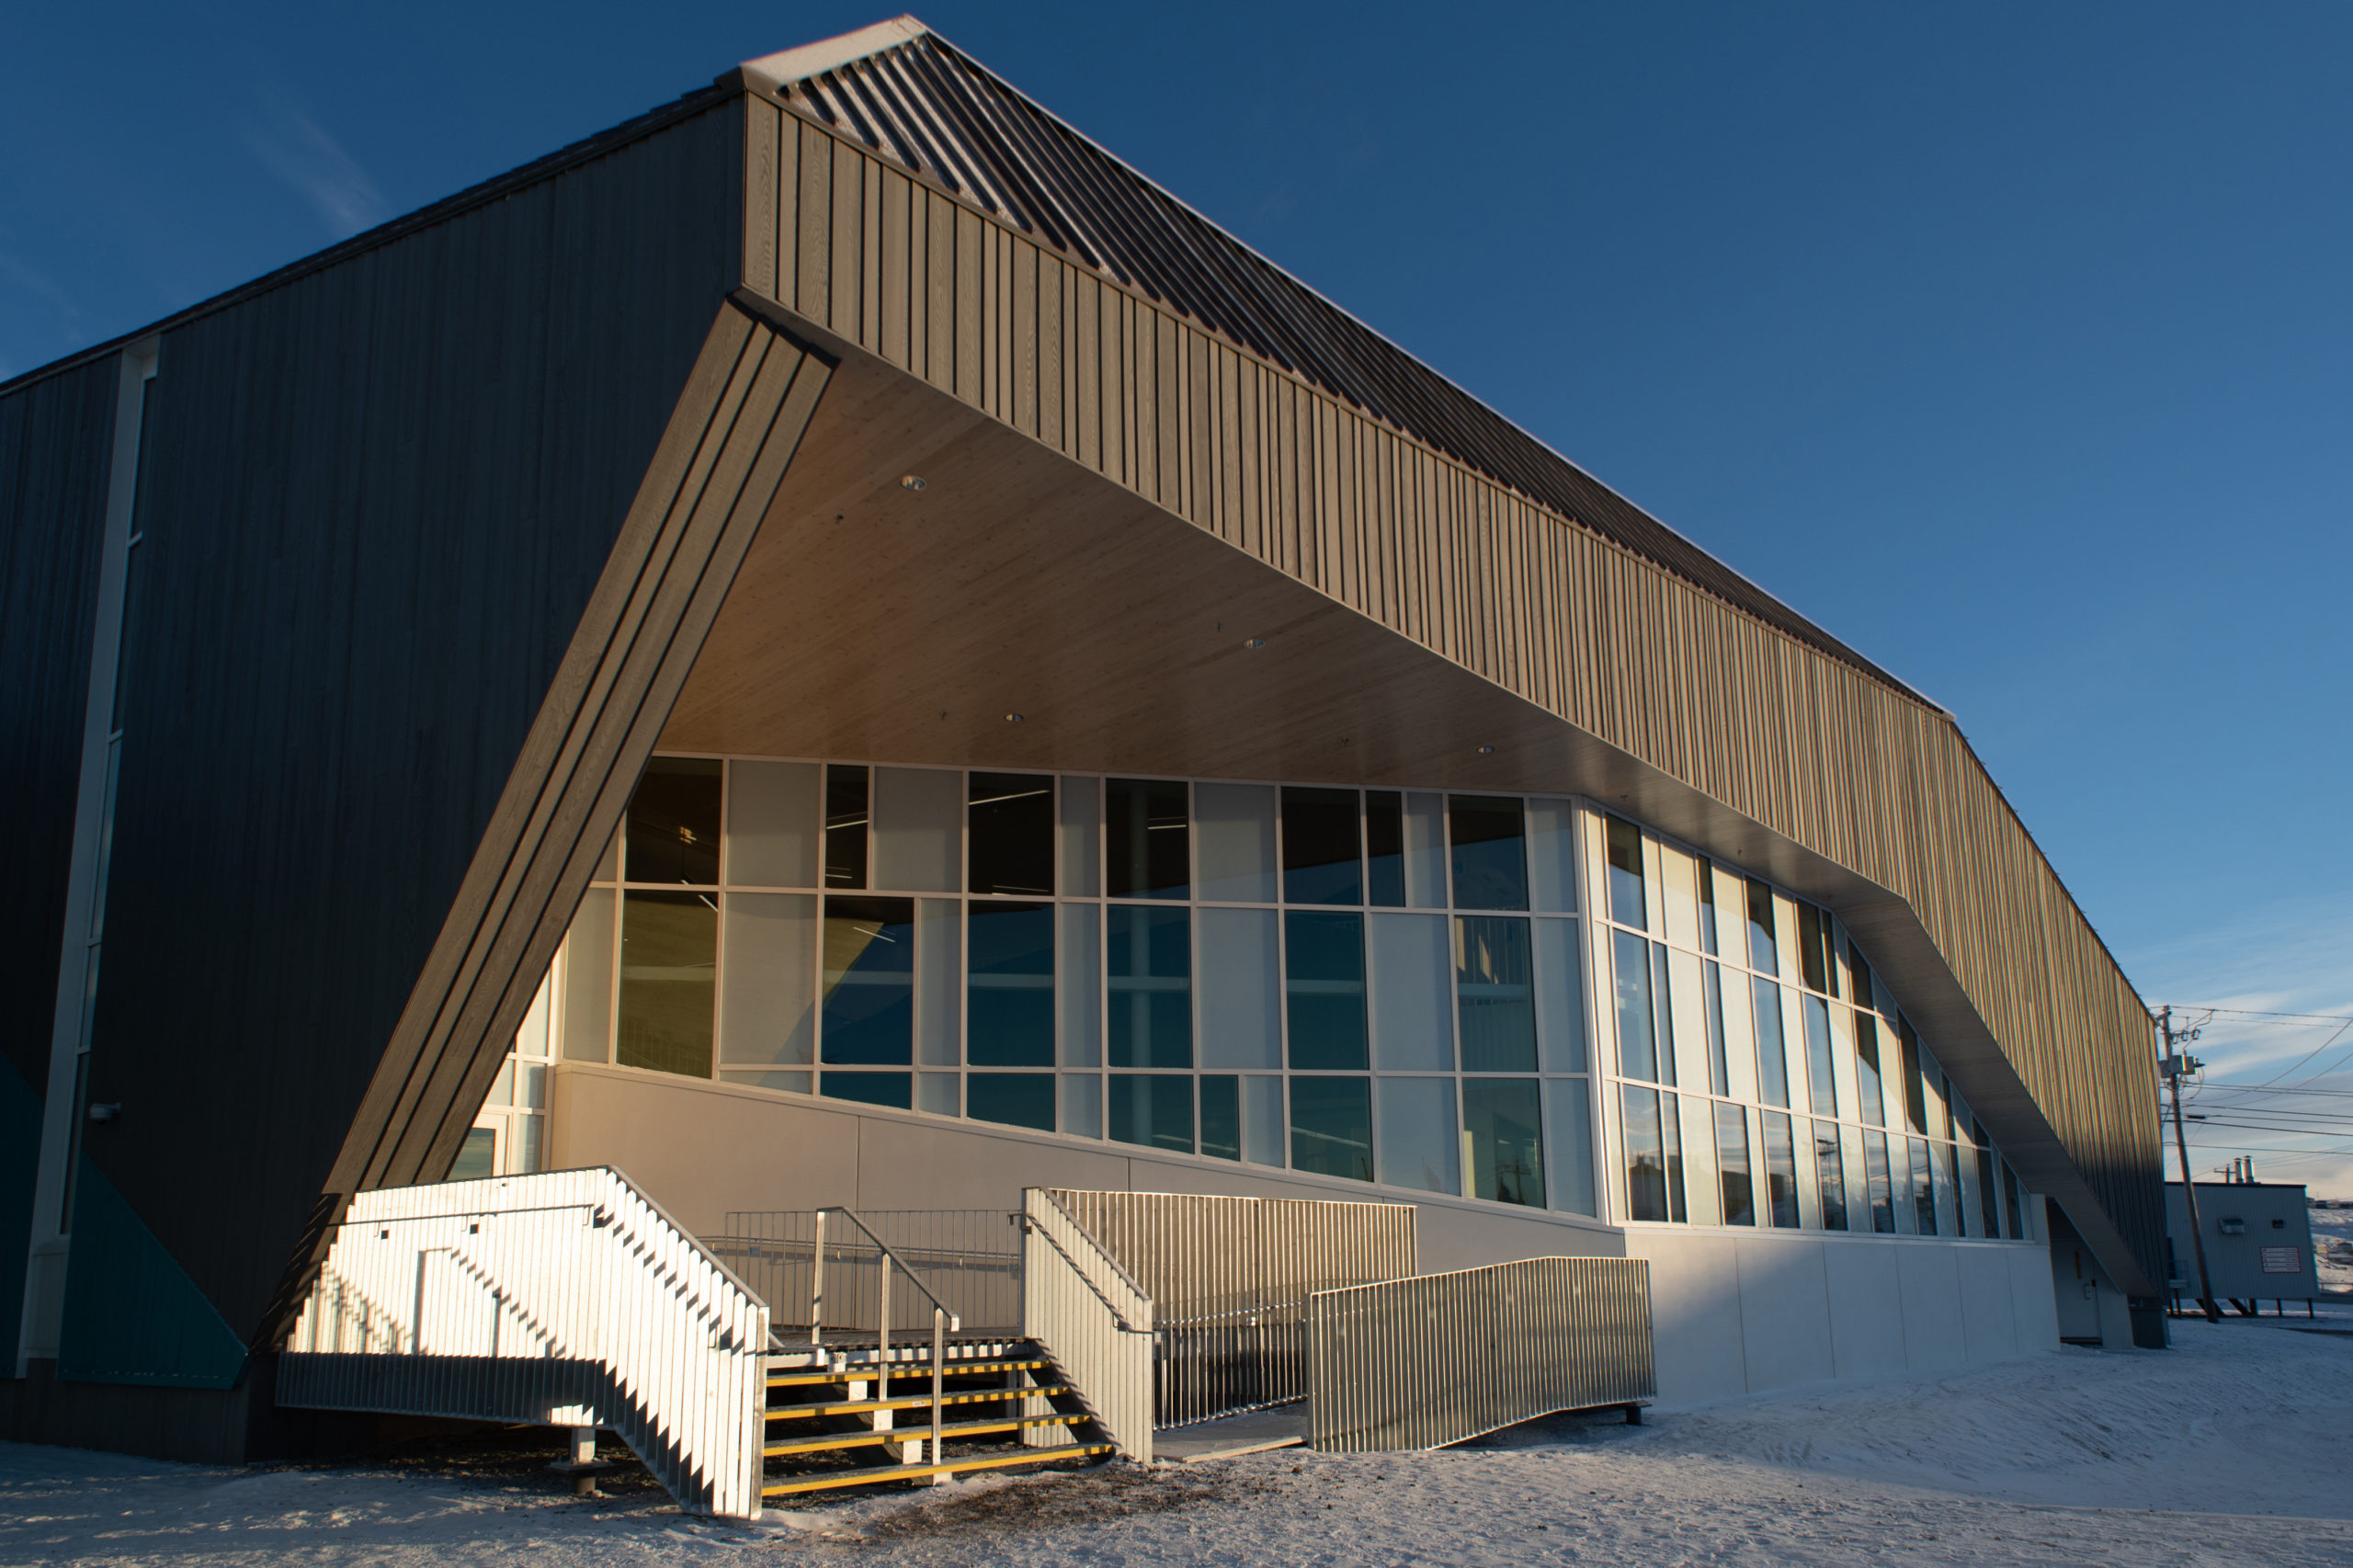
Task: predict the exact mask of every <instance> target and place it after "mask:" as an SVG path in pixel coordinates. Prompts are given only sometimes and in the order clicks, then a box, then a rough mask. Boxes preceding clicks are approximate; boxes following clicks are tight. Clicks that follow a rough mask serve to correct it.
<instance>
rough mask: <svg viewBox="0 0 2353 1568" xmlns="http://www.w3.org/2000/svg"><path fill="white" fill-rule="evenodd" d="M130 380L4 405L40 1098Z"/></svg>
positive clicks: (67, 377)
mask: <svg viewBox="0 0 2353 1568" xmlns="http://www.w3.org/2000/svg"><path fill="white" fill-rule="evenodd" d="M120 373H121V372H120V369H119V364H118V362H117V361H116V360H115V358H112V357H111V356H109V357H108V358H100V359H94V360H92V361H90V362H88V363H86V364H85V365H81V366H79V367H76V368H75V369H71V370H68V371H66V372H64V373H63V374H62V375H57V376H52V377H50V378H48V379H46V380H43V381H35V382H33V383H31V384H29V385H27V386H23V387H20V388H18V389H17V391H15V392H10V393H9V394H8V395H6V397H0V801H5V802H6V805H7V811H8V815H9V818H10V820H12V821H13V822H15V823H16V824H17V833H16V834H15V835H14V838H15V842H14V843H13V844H12V845H11V846H10V847H9V852H8V872H7V876H6V887H7V896H6V898H0V1055H4V1056H6V1059H7V1062H8V1063H9V1064H10V1065H11V1066H13V1067H15V1068H16V1070H17V1072H18V1073H19V1074H22V1075H23V1077H24V1079H25V1082H26V1083H27V1084H28V1085H31V1087H32V1089H33V1092H34V1093H35V1094H37V1095H38V1094H40V1093H41V1092H42V1090H43V1089H44V1087H45V1086H46V1085H47V1084H48V1082H49V1047H50V1032H51V1019H52V1016H53V1008H54V1005H55V1003H56V1000H57V961H58V952H59V949H58V943H59V940H60V938H61V937H62V936H63V931H64V926H65V883H66V877H67V874H68V872H69V870H70V869H71V862H72V859H73V850H74V794H75V791H76V790H77V788H78V786H79V783H80V780H81V775H82V723H83V718H84V704H85V694H86V692H87V690H88V687H89V671H90V636H91V630H92V619H93V617H94V616H95V615H96V613H97V597H98V557H99V554H100V546H101V544H102V542H103V536H104V531H105V525H106V507H107V471H108V465H109V463H110V462H111V461H112V460H113V455H114V402H115V389H116V384H117V381H118V380H119V376H120ZM7 1314H8V1318H9V1321H11V1322H13V1321H14V1303H13V1302H12V1303H10V1305H9V1308H8V1309H7Z"/></svg>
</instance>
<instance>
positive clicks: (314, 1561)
mask: <svg viewBox="0 0 2353 1568" xmlns="http://www.w3.org/2000/svg"><path fill="white" fill-rule="evenodd" d="M2310 1328H2318V1329H2323V1330H2329V1331H2331V1332H2325V1333H2317V1334H2316V1333H2310V1332H2305V1330H2307V1329H2310ZM2174 1332H2175V1344H2176V1348H2174V1349H2173V1350H2170V1351H2165V1352H2154V1351H2144V1352H2107V1353H2103V1352H2100V1351H2094V1350H2075V1349H2066V1350H2059V1351H2053V1352H2049V1353H2046V1354H2043V1355H2040V1356H2035V1357H2030V1358H2026V1359H2024V1360H2021V1361H2017V1362H2012V1363H2008V1364H2006V1365H2002V1366H1996V1367H1986V1368H1979V1369H1972V1370H1967V1371H1959V1372H1955V1373H1952V1374H1949V1375H1948V1376H1943V1377H1937V1378H1929V1379H1917V1380H1911V1381H1887V1382H1881V1383H1874V1384H1836V1383H1832V1384H1816V1385H1813V1386H1811V1387H1809V1388H1803V1389H1797V1390H1787V1391H1783V1392H1778V1393H1773V1394H1766V1395H1757V1396H1753V1397H1750V1398H1746V1399H1741V1400H1733V1401H1726V1402H1722V1403H1715V1404H1710V1405H1701V1406H1695V1407H1690V1408H1686V1409H1680V1410H1674V1411H1665V1412H1655V1411H1654V1412H1653V1413H1652V1415H1651V1419H1650V1422H1649V1424H1647V1425H1645V1426H1641V1427H1628V1426H1622V1425H1620V1424H1618V1422H1617V1420H1616V1418H1615V1417H1610V1418H1607V1419H1605V1420H1593V1419H1584V1418H1566V1419H1563V1420H1561V1421H1557V1422H1553V1423H1549V1424H1545V1425H1542V1426H1534V1427H1523V1428H1520V1429H1518V1430H1516V1431H1513V1432H1510V1433H1506V1434H1500V1435H1498V1436H1497V1437H1493V1438H1489V1439H1486V1440H1484V1441H1483V1442H1482V1443H1479V1444H1476V1445H1471V1446H1466V1447H1464V1448H1460V1449H1451V1450H1448V1451H1446V1452H1442V1453H1429V1454H1367V1455H1355V1456H1336V1455H1322V1454H1313V1453H1308V1452H1304V1451H1302V1450H1300V1449H1287V1450H1277V1451H1275V1452H1272V1453H1267V1454H1259V1455H1254V1456H1251V1457H1248V1458H1245V1459H1240V1460H1226V1461H1218V1462H1212V1463H1205V1464H1197V1465H1191V1466H1186V1467H1182V1468H1168V1469H1163V1470H1160V1471H1151V1472H1140V1471H1136V1470H1134V1469H1132V1468H1131V1467H1129V1466H1125V1465H1115V1466H1108V1467H1105V1468H1102V1469H1099V1470H1096V1471H1087V1472H1082V1473H1079V1474H1075V1475H1070V1476H1062V1477H1038V1478H1029V1479H1014V1480H1006V1479H993V1480H987V1481H973V1482H969V1483H961V1484H956V1485H950V1486H944V1487H939V1488H936V1489H933V1490H930V1491H925V1492H901V1493H897V1494H892V1495H888V1496H879V1497H872V1498H863V1499H842V1500H837V1501H834V1502H831V1503H824V1504H813V1505H810V1506H803V1507H800V1508H797V1509H795V1510H793V1511H790V1512H784V1513H772V1514H770V1515H769V1516H768V1517H767V1520H766V1521H765V1522H764V1523H762V1524H760V1525H757V1526H747V1525H739V1524H732V1523H727V1522H723V1521H713V1520H707V1519H691V1518H687V1517H681V1516H680V1515H679V1514H678V1513H677V1512H676V1509H675V1508H673V1507H671V1506H669V1505H668V1504H667V1502H666V1501H665V1499H663V1498H662V1496H661V1495H660V1494H659V1493H658V1492H654V1491H653V1490H651V1489H650V1488H649V1487H648V1486H647V1485H646V1484H645V1483H644V1481H643V1479H642V1473H641V1475H640V1476H639V1477H638V1478H637V1479H636V1481H635V1482H634V1483H631V1482H630V1481H629V1480H627V1479H626V1478H625V1479H623V1480H622V1481H621V1482H620V1483H616V1484H617V1485H618V1486H619V1487H620V1488H623V1490H622V1491H621V1494H620V1495H617V1496H613V1497H609V1498H605V1499H599V1500H575V1499H574V1498H572V1497H571V1496H570V1495H568V1494H567V1493H566V1491H565V1490H564V1488H563V1486H562V1485H561V1484H560V1483H558V1482H557V1481H556V1480H555V1479H554V1478H553V1477H552V1476H551V1475H550V1474H549V1473H548V1472H547V1471H544V1469H542V1468H541V1466H542V1465H543V1464H544V1462H545V1460H546V1459H548V1458H551V1457H553V1455H552V1445H549V1446H548V1448H547V1449H543V1450H541V1449H535V1450H533V1451H531V1452H529V1453H527V1454H517V1453H514V1452H511V1451H510V1452H506V1453H503V1454H502V1453H499V1452H496V1451H494V1450H490V1449H483V1450H482V1451H478V1452H475V1453H472V1454H469V1453H467V1452H465V1451H462V1449H459V1448H452V1447H450V1446H449V1445H446V1444H445V1445H443V1446H442V1447H441V1448H439V1449H414V1448H413V1449H409V1450H404V1451H403V1452H402V1453H400V1454H397V1455H394V1456H392V1457H389V1458H387V1459H384V1460H377V1461H371V1462H369V1463H366V1464H359V1465H350V1466H343V1467H333V1468H278V1469H263V1470H249V1471H233V1470H217V1469H207V1468H203V1467H199V1466H189V1465H169V1464H162V1463H157V1462H153V1461H147V1460H130V1459H122V1458H119V1457H116V1456H111V1455H103V1454H92V1453H87V1452H82V1451H78V1450H72V1449H38V1448H28V1447H22V1446H10V1445H5V1444H0V1563H12V1564H13V1563H28V1564H29V1563H50V1562H59V1563H63V1562H74V1563H77V1564H78V1563H90V1564H103V1565H108V1568H117V1565H119V1568H231V1565H238V1568H242V1565H246V1564H261V1563H271V1564H277V1563H284V1562H292V1563H299V1564H302V1565H305V1568H343V1565H346V1564H350V1565H353V1568H358V1565H363V1564H364V1565H367V1568H456V1565H460V1564H474V1563H484V1564H491V1563H497V1564H506V1563H515V1564H518V1565H519V1564H522V1563H525V1562H528V1563H529V1564H530V1565H531V1568H628V1565H633V1564H637V1563H653V1562H657V1561H658V1562H663V1563H665V1564H676V1565H678V1568H702V1565H704V1564H731V1565H733V1564H740V1565H742V1568H764V1565H765V1564H766V1563H767V1562H778V1563H783V1562H794V1563H799V1562H814V1563H821V1564H836V1563H838V1564H843V1565H845V1568H847V1565H851V1564H868V1563H870V1564H873V1565H875V1568H886V1565H892V1564H900V1563H909V1564H912V1563H942V1564H959V1565H961V1564H984V1563H985V1564H1003V1565H1006V1568H1145V1565H1160V1564H1167V1565H1172V1568H1173V1565H1176V1564H1194V1563H1259V1562H1267V1563H1283V1564H1286V1565H1289V1564H1302V1565H1309V1564H1312V1565H1315V1568H1357V1565H1374V1564H1380V1565H1388V1564H1398V1563H1427V1564H1436V1565H1445V1568H1458V1565H1459V1568H1487V1565H1491V1564H1492V1565H1498V1568H1500V1565H1502V1564H1512V1565H1515V1568H1518V1565H1523V1564H1529V1563H1542V1562H1560V1563H1576V1564H1584V1563H1595V1564H1603V1563H1607V1564H1652V1563H1655V1564H1659V1565H1661V1568H1665V1565H1669V1564H1684V1563H1692V1562H1724V1563H1734V1564H1758V1565H1762V1564H1768V1563H1772V1564H1796V1565H1801V1568H1813V1565H1823V1568H1843V1565H1846V1564H1863V1563H1872V1564H1884V1563H1890V1562H1904V1563H1912V1562H1919V1563H1968V1564H1993V1563H2034V1564H2044V1563H2048V1564H2054V1565H2055V1564H2068V1565H2077V1564H2083V1563H2086V1562H2101V1563H2116V1564H2119V1565H2130V1568H2171V1565H2174V1564H2185V1565H2186V1564H2196V1565H2199V1568H2208V1565H2216V1564H2238V1563H2246V1564H2264V1565H2266V1568H2300V1565H2302V1564H2314V1565H2318V1564H2330V1565H2332V1568H2343V1565H2344V1564H2347V1563H2348V1562H2353V1312H2348V1311H2347V1308H2345V1307H2344V1306H2341V1305H2340V1306H2336V1307H2334V1308H2332V1312H2331V1315H2328V1316H2325V1317H2324V1318H2323V1319H2322V1320H2321V1321H2320V1322H2318V1323H2316V1324H2304V1323H2303V1321H2302V1319H2289V1320H2286V1321H2285V1322H2282V1321H2280V1320H2276V1319H2263V1320H2259V1321H2248V1320H2245V1319H2233V1320H2229V1321H2226V1322H2224V1323H2222V1324H2219V1325H2214V1324H2206V1323H2204V1322H2202V1321H2199V1320H2188V1321H2182V1322H2177V1323H2176V1324H2174ZM477 1447H478V1448H479V1445H477Z"/></svg>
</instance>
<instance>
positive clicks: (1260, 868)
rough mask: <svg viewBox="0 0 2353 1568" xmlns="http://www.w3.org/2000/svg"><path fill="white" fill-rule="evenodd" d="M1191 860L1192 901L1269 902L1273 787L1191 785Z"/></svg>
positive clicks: (1272, 864)
mask: <svg viewBox="0 0 2353 1568" xmlns="http://www.w3.org/2000/svg"><path fill="white" fill-rule="evenodd" d="M1193 859H1194V861H1195V866H1194V869H1195V872H1196V873H1197V875H1196V880H1195V883H1194V887H1193V896H1194V897H1195V898H1197V899H1205V900H1209V901H1211V902H1214V903H1274V902H1275V789H1274V786H1273V785H1271V784H1206V783H1205V784H1196V785H1194V786H1193Z"/></svg>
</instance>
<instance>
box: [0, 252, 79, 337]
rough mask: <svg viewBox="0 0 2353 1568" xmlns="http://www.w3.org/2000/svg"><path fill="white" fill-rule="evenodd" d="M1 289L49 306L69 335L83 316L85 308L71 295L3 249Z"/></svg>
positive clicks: (56, 282) (62, 329)
mask: <svg viewBox="0 0 2353 1568" xmlns="http://www.w3.org/2000/svg"><path fill="white" fill-rule="evenodd" d="M0 289H6V290H8V291H10V292H12V293H17V294H29V295H31V296H32V297H33V298H34V299H36V300H38V301H40V302H41V303H43V304H45V305H47V306H48V307H49V309H50V312H51V314H52V315H53V316H54V318H55V319H56V323H57V325H58V328H59V330H60V331H62V332H64V333H66V334H67V335H69V336H70V335H72V333H73V332H74V327H75V324H76V323H77V321H78V320H79V318H80V316H81V314H82V308H81V306H79V305H78V304H76V303H75V302H74V296H73V295H71V294H69V293H67V292H66V291H65V290H64V287H63V285H62V284H60V283H59V282H58V281H57V280H56V279H55V278H51V277H50V275H49V274H48V273H46V272H43V271H41V270H40V268H39V267H35V266H33V265H32V264H31V263H30V262H28V261H27V260H25V259H24V258H23V257H22V256H17V255H15V254H14V253H12V252H9V251H6V250H0Z"/></svg>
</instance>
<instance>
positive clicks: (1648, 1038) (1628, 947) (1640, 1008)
mask: <svg viewBox="0 0 2353 1568" xmlns="http://www.w3.org/2000/svg"><path fill="white" fill-rule="evenodd" d="M1609 938H1610V956H1611V959H1612V960H1613V962H1612V963H1611V966H1610V967H1611V970H1612V971H1613V972H1614V974H1615V975H1616V978H1617V994H1618V1071H1619V1072H1620V1074H1622V1075H1624V1076H1626V1077H1629V1078H1640V1079H1643V1081H1644V1082H1646V1083H1656V1082H1657V1081H1658V1042H1657V1040H1656V1037H1655V1036H1654V1034H1653V1033H1652V1028H1651V1012H1652V1008H1651V959H1650V944H1649V943H1648V942H1645V941H1643V939H1642V938H1641V937H1637V936H1635V935H1634V934H1633V933H1632V932H1631V931H1612V932H1611V933H1610V934H1609Z"/></svg>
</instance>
